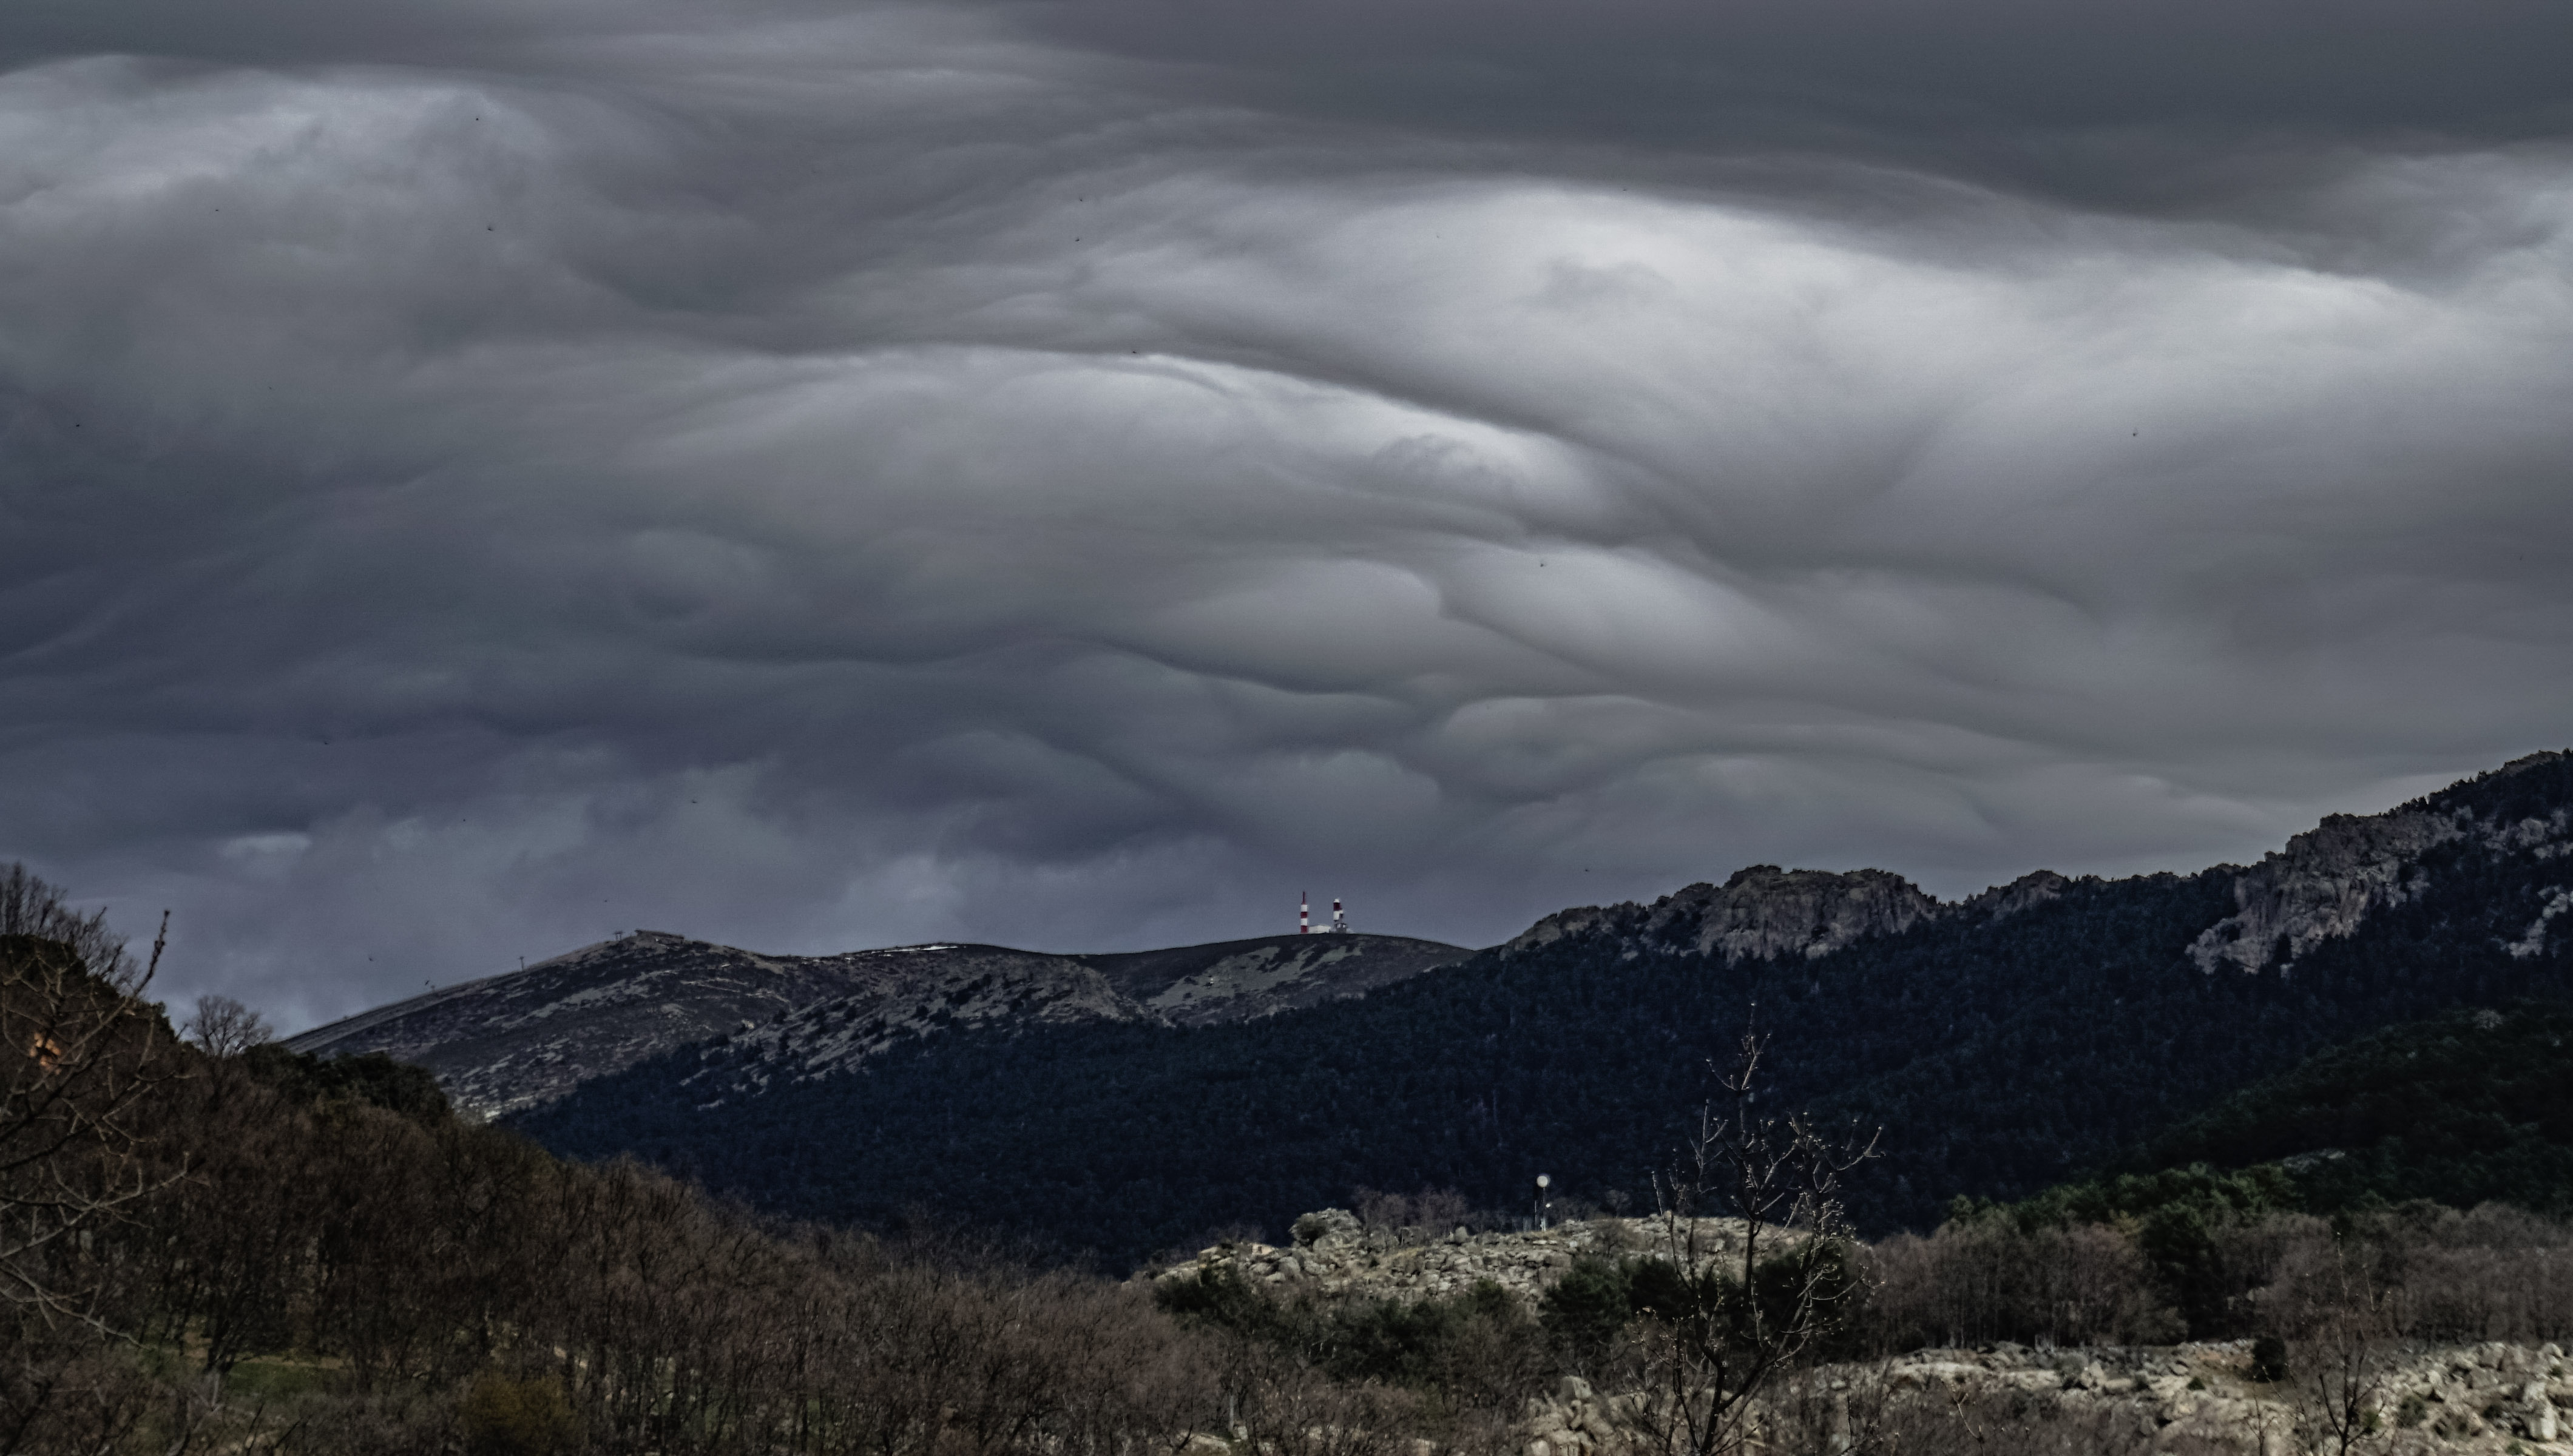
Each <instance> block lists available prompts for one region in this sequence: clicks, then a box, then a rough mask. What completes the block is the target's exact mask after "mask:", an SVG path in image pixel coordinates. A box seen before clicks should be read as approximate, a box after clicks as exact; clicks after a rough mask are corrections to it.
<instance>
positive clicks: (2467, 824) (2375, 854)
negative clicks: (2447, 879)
mask: <svg viewBox="0 0 2573 1456" xmlns="http://www.w3.org/2000/svg"><path fill="white" fill-rule="evenodd" d="M2473 827H2474V820H2473V817H2472V816H2471V815H2469V814H2466V813H2463V812H2457V813H2404V812H2400V811H2398V812H2396V813H2392V814H2378V815H2371V816H2369V817H2366V818H2360V817H2358V816H2356V815H2350V814H2334V815H2332V816H2330V817H2329V818H2326V819H2325V820H2323V822H2322V823H2321V824H2320V825H2318V826H2316V827H2314V828H2312V829H2309V830H2307V831H2305V832H2304V833H2303V834H2300V835H2297V836H2296V837H2295V838H2293V839H2291V840H2289V841H2287V847H2286V848H2285V849H2283V850H2280V851H2278V852H2276V853H2274V854H2271V855H2269V856H2268V857H2267V858H2265V859H2263V860H2261V861H2260V863H2259V864H2257V865H2255V866H2253V867H2252V868H2251V869H2249V870H2246V871H2244V872H2243V873H2242V874H2240V875H2237V876H2235V877H2234V880H2233V904H2234V907H2235V910H2234V913H2233V914H2232V915H2230V916H2227V917H2225V918H2224V919H2223V920H2220V921H2217V922H2216V923H2215V924H2213V925H2211V926H2208V927H2207V928H2206V930H2205V931H2204V932H2202V933H2201V934H2200V935H2199V936H2198V938H2197V939H2196V940H2195V941H2194V942H2192V943H2191V944H2190V946H2189V948H2188V955H2189V959H2190V960H2191V961H2193V962H2195V963H2196V964H2197V969H2198V970H2200V971H2206V972H2213V971H2216V970H2220V969H2232V970H2238V971H2257V970H2259V969H2261V968H2262V967H2263V966H2266V965H2268V964H2269V963H2270V962H2271V961H2272V960H2276V959H2278V958H2279V953H2280V951H2281V950H2282V949H2283V950H2284V952H2285V959H2286V960H2288V961H2292V960H2294V959H2295V958H2296V957H2298V956H2301V955H2303V954H2304V953H2305V952H2307V951H2309V950H2312V949H2313V948H2314V947H2315V946H2316V945H2318V944H2320V943H2321V942H2322V941H2324V940H2327V939H2330V938H2332V937H2335V936H2345V935H2348V934H2349V933H2350V932H2351V931H2354V930H2356V929H2358V925H2359V922H2360V921H2362V920H2364V919H2366V918H2367V913H2368V912H2369V911H2370V910H2374V909H2377V908H2380V907H2382V906H2387V905H2395V904H2400V903H2401V902H2402V901H2404V900H2405V899H2407V898H2409V897H2411V896H2415V895H2418V894H2420V893H2421V891H2422V889H2423V888H2424V886H2425V884H2426V882H2425V881H2423V880H2422V879H2421V878H2420V877H2419V875H2418V874H2417V873H2416V866H2415V864H2414V862H2415V861H2416V860H2418V859H2419V858H2420V855H2421V852H2422V851H2424V850H2426V849H2429V848H2431V847H2433V846H2435V845H2441V844H2445V843H2447V842H2448V841H2450V840H2455V839H2463V838H2464V837H2465V836H2466V835H2467V834H2468V833H2469V832H2471V830H2472V829H2473Z"/></svg>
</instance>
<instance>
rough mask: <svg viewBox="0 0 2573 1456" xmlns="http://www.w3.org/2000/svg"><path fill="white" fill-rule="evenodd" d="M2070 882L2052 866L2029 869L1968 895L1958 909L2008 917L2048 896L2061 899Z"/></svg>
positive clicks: (2040, 903)
mask: <svg viewBox="0 0 2573 1456" xmlns="http://www.w3.org/2000/svg"><path fill="white" fill-rule="evenodd" d="M2072 884H2073V881H2072V880H2071V879H2070V878H2068V877H2066V876H2063V875H2059V874H2057V873H2055V872H2054V871H2053V870H2032V871H2030V872H2029V873H2028V874H2025V875H2022V876H2020V877H2019V878H2018V879H2016V880H2013V881H2011V882H2010V883H2009V884H2007V885H1995V886H1994V887H1993V888H1991V889H1990V890H1987V891H1985V892H1984V893H1982V894H1981V895H1976V896H1972V897H1970V898H1969V899H1968V900H1967V901H1966V903H1965V904H1963V905H1961V906H1959V907H1958V909H1960V910H1963V911H1965V912H1967V913H1969V914H1973V915H1982V916H1985V917H1988V918H1990V919H1993V920H2007V919H2009V918H2010V917H2011V916H2014V915H2018V914H2020V913H2022V912H2024V911H2030V910H2035V909H2036V908H2038V907H2039V906H2041V905H2044V904H2046V903H2047V902H2048V901H2050V900H2061V899H2062V898H2064V892H2065V890H2066V889H2068V888H2070V887H2071V885H2072Z"/></svg>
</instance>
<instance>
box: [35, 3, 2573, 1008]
mask: <svg viewBox="0 0 2573 1456" xmlns="http://www.w3.org/2000/svg"><path fill="white" fill-rule="evenodd" d="M2567 56H2573V12H2568V11H2567V10H2566V9H2565V8H2564V7H2562V6H2561V5H2555V4H2544V5H2541V4H2535V3H2529V4H2517V5H2513V4H2497V3H2496V4H2469V5H2463V6H2451V7H2419V6H2391V5H2387V6H2372V5H2363V4H2362V5H2336V6H2332V7H2322V6H2311V5H2285V6H2279V7H2271V8H2264V9H2263V10H2261V12H2260V13H2259V14H2256V15H2246V14H2244V13H2243V10H2242V8H2241V7H2233V6H2216V5H2213V4H2203V5H2173V6H2160V7H2143V6H2110V5H2091V6H2064V5H2055V6H2048V7H2035V6H2015V5H2001V4H1979V3H1961V4H1958V5H1954V6H1943V7H1922V6H1918V5H1902V6H1896V5H1892V4H1876V3H1869V4H1852V5H1848V6H1841V7H1821V6H1813V5H1797V6H1787V5H1783V4H1776V5H1747V6H1741V7H1722V8H1719V7H1708V6H1702V5H1690V6H1680V5H1676V4H1674V5H1646V4H1610V5H1602V6H1587V5H1585V6H1560V5H1543V6H1541V5H1535V4H1520V3H1505V4H1477V5H1470V6H1468V5H1463V4H1449V3H1446V0H1403V3H1400V4H1394V5H1385V4H1380V3H1369V4H1366V5H1356V4H1339V3H1317V4H1313V5H1304V6H1293V7H1280V6H1267V7H1252V6H1247V5H1242V6H1237V5H1229V4H1186V5H1183V4H1177V3H1164V0H1095V3H1084V4H1079V5H1071V4H1065V5H1000V6H989V7H978V6H971V5H944V6H937V7H918V8H910V7H900V6H882V5H876V6H869V5H837V6H823V5H818V4H817V5H798V4H785V3H776V4H765V5H734V6H725V7H718V8H717V10H715V11H708V10H707V9H705V8H704V7H681V6H676V5H653V4H648V3H610V0H591V3H557V4H549V5H546V6H541V7H536V6H526V5H508V6H502V5H496V4H480V3H470V0H408V3H389V4H383V5H375V6H367V7H350V6H344V5H322V4H305V3H282V0H272V3H266V4H258V3H253V4H244V5H234V6H226V7H221V8H220V10H217V9H210V8H208V7H204V6H200V5H184V6H183V5H176V4H173V5H167V6H153V5H145V4H134V5H119V6H97V5H82V6H72V5H68V4H64V5H55V4H52V3H50V0H49V3H45V4H36V5H30V6H25V7H20V8H18V9H15V10H13V12H12V13H11V15H10V16H9V17H8V18H6V19H0V65H5V66H6V67H7V69H6V70H5V71H0V858H10V857H17V858H24V859H25V860H26V861H27V862H28V863H29V864H30V865H31V867H33V868H36V869H37V870H38V871H39V872H40V873H44V874H46V875H48V876H49V877H50V878H53V879H56V880H58V881H60V882H62V883H65V884H67V885H69V886H70V887H71V888H72V889H73V890H74V891H75V892H76V894H77V895H79V896H80V897H81V898H82V899H83V900H84V903H106V904H109V905H110V906H111V908H112V909H113V911H114V913H115V916H116V918H117V919H118V921H119V922H120V923H121V924H123V925H124V926H125V927H126V928H127V929H128V930H129V931H130V932H133V931H141V930H144V929H146V928H147V927H148V925H149V918H150V916H151V915H152V914H153V913H155V912H157V911H158V910H159V909H160V908H162V907H164V906H167V907H170V908H171V909H172V910H173V911H174V912H175V915H174V921H173V933H172V939H173V948H174V950H173V960H172V969H171V971H170V972H169V977H170V979H169V980H168V982H167V983H166V984H165V990H168V991H170V992H171V993H173V994H175V995H181V996H186V995H193V994H195V993H197V992H200V991H210V990H224V991H229V992H231V993H233V994H236V995H239V996H242V997H244V998H245V999H247V1000H250V1001H252V1002H253V1003H254V1004H257V1005H260V1006H262V1007H264V1008H266V1009H268V1010H270V1011H271V1012H272V1013H273V1014H274V1015H276V1016H277V1017H278V1018H279V1019H281V1020H282V1021H285V1022H287V1023H289V1024H300V1023H303V1022H308V1021H311V1020H316V1019H320V1018H324V1017H328V1016H332V1015H337V1014H340V1013H344V1012H347V1011H351V1010H354V1009H356V1008H358V1007H360V1006H364V1005H367V1004H370V1003H373V1002H376V1001H380V1000H383V999H386V998H388V997H392V996H395V995H400V994H403V993H404V992H406V991H409V990H418V989H419V988H420V987H421V985H422V984H423V983H425V982H434V983H441V984H442V983H445V982H448V981H453V980H458V979H463V978H465V977H469V976H475V975H482V974H488V973H490V972H493V971H497V970H502V969H507V968H508V967H510V966H512V965H514V964H515V963H516V960H517V958H519V957H521V956H524V957H527V958H528V959H534V958H537V957H540V956H544V955H550V954H553V953H556V952H558V951H561V950H563V949H567V948H568V947H570V946H572V945H575V944H578V943H581V942H584V941H588V940H593V939H597V938H599V937H600V936H603V935H605V934H608V933H611V932H612V931H615V930H618V929H622V928H627V927H633V926H649V927H653V928H656V929H666V930H674V931H679V932H683V933H687V934H693V935H700V936H705V937H708V938H711V939H717V940H723V941H728V942H731V943H734V944H739V945H745V946H749V947H752V948H755V949H767V950H778V951H806V950H840V949H850V948H854V947H858V946H865V945H876V944H887V943H898V942H902V941H916V940H924V939H974V940H987V941H997V942H1003V943H1008V944H1015V945H1022V946H1029V947H1035V948H1043V949H1067V950H1074V949H1080V950H1089V949H1114V948H1122V947H1132V946H1142V945H1151V944H1174V943H1181V942H1185V941H1189V940H1205V939H1218V938H1225V937H1230V936H1237V935H1251V934H1261V933H1266V932H1269V931H1273V930H1278V929H1284V928H1285V927H1286V925H1287V915H1289V914H1291V907H1292V903H1293V898H1294V895H1295V892H1296V891H1297V890H1299V889H1309V890H1311V891H1313V892H1314V893H1315V894H1317V895H1325V896H1327V895H1332V894H1339V895H1344V896H1346V897H1348V899H1349V901H1350V903H1351V906H1352V910H1353V918H1354V919H1355V920H1356V922H1357V923H1358V925H1359V926H1360V928H1363V929H1370V930H1385V931H1395V932H1405V933H1412V934H1419V935H1428V936H1435V937H1439V938H1444V939H1451V940H1456V941H1460V942H1466V943H1473V944H1482V943H1487V942H1490V941H1493V940H1497V939H1499V938H1501V937H1504V936H1507V935H1509V934H1511V933H1514V932H1515V931H1517V930H1518V929H1520V928H1522V927H1523V926H1524V925H1525V924H1526V923H1527V922H1529V921H1530V920H1532V919H1534V918H1535V917H1536V916H1538V915H1540V914H1543V913H1545V912H1547V911H1550V910H1552V909H1555V908H1558V907H1560V906H1562V905H1565V904H1571V903H1586V902H1593V901H1599V900H1605V899H1612V898H1624V897H1631V896H1639V895H1646V896H1648V895H1651V894H1655V893H1660V892H1663V891H1666V890H1668V889H1670V888H1673V887H1675V886H1677V885H1679V884H1682V883H1685V882H1687V881H1689V880H1692V879H1699V878H1707V877H1710V876H1714V877H1720V876H1722V875H1723V874H1725V873H1727V872H1728V871H1730V870H1731V869H1733V868H1735V867H1737V866H1739V865H1741V864H1745V863H1751V862H1763V861H1767V862H1779V863H1787V864H1801V865H1814V866H1821V867H1833V868H1846V867H1855V866H1859V865H1880V866H1883V867H1886V868H1889V869H1893V870H1896V871H1899V872H1902V873H1905V874H1908V875H1911V876H1913V877H1914V878H1916V879H1918V880H1920V881H1921V882H1922V883H1923V884H1924V885H1925V886H1927V887H1929V888H1931V889H1932V890H1934V891H1937V892H1939V893H1943V894H1949V895H1954V894H1959V893H1964V892H1969V891H1972V890H1975V889H1979V888H1981V887H1982V886H1984V885H1986V884H1989V883H1993V882H1995V881H1997V880H2001V879H2005V878H2008V877H2010V876H2012V875H2015V874H2018V873H2021V872H2024V871H2026V870H2028V869H2031V868H2035V867H2037V866H2040V865H2046V866H2052V867H2054V868H2057V869H2060V870H2065V871H2073V872H2080V871H2096V872H2104V873H2126V872H2133V871H2137V870H2143V869H2152V868H2183V869H2186V868H2195V867H2198V866H2200V865H2202V864H2205V863H2209V862H2212V861H2216V860H2221V859H2227V858H2232V859H2241V858H2248V857H2251V856H2255V855H2257V854H2258V853H2260V852H2261V851H2262V850H2264V849H2266V848H2268V847H2271V846H2272V845H2274V844H2275V843H2276V842H2277V841H2279V840H2281V839H2283V838H2284V837H2285V836H2286V835H2287V834H2289V833H2292V832H2294V831H2296V830H2298V829H2301V828H2303V827H2305V826H2306V825H2308V824H2310V823H2311V821H2312V820H2313V819H2314V818H2316V817H2317V816H2319V815H2320V814H2322V813H2325V812H2331V811H2335V810H2369V809H2375V808H2381V807H2384V806H2385V805H2387V804H2390V803H2392V802H2395V801H2397V800H2399V799H2401V798H2404V797H2406V796H2408V795H2410V794H2412V793H2415V792H2418V791H2420V790H2422V789H2424V788H2427V787H2430V786H2433V785H2435V784H2437V783H2441V782H2444V781H2446V780H2447V779H2449V778H2452V777H2455V776H2457V775H2459V774H2462V773H2467V772H2471V771H2473V770H2475V769H2478V768H2481V767H2487V766H2490V765H2492V764H2494V763H2498V762H2499V761H2501V760H2502V759H2504V758H2507V757H2509V756H2512V755H2514V754H2517V753H2521V752H2525V751H2528V750H2530V749H2534V748H2540V747H2557V746H2563V745H2564V744H2565V743H2566V742H2567V741H2573V730H2568V727H2567V725H2568V722H2573V716H2569V715H2568V709H2573V673H2568V671H2567V669H2566V663H2567V662H2573V572H2568V571H2567V570H2566V569H2565V565H2564V563H2565V559H2566V552H2567V547H2568V546H2573V408H2568V407H2567V403H2566V401H2567V400H2573V76H2568V67H2567V62H2566V60H2565V57H2567Z"/></svg>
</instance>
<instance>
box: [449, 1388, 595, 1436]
mask: <svg viewBox="0 0 2573 1456" xmlns="http://www.w3.org/2000/svg"><path fill="white" fill-rule="evenodd" d="M455 1415H456V1424H457V1425H458V1426H459V1427H460V1428H461V1429H462V1433H463V1436H464V1449H465V1450H467V1451H469V1452H471V1453H472V1456H553V1453H555V1452H558V1451H569V1450H571V1449H572V1448H573V1445H574V1443H575V1442H576V1441H577V1440H578V1439H579V1434H580V1433H579V1429H578V1425H577V1423H576V1422H575V1421H574V1420H573V1418H572V1413H571V1405H570V1403H569V1402H568V1401H565V1400H564V1399H563V1393H562V1387H561V1385H560V1384H558V1383H556V1382H555V1381H552V1380H548V1379H545V1378H543V1377H541V1376H539V1377H535V1378H532V1379H526V1380H517V1379H512V1378H510V1377H509V1376H506V1375H502V1374H500V1373H499V1372H497V1371H485V1372H484V1373H483V1374H481V1375H479V1376H477V1377H475V1379H474V1381H473V1385H472V1388H471V1389H469V1390H467V1391H465V1392H464V1399H463V1401H462V1403H461V1404H459V1405H458V1406H457V1407H456V1412H455Z"/></svg>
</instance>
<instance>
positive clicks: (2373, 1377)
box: [2292, 1240, 2393, 1456]
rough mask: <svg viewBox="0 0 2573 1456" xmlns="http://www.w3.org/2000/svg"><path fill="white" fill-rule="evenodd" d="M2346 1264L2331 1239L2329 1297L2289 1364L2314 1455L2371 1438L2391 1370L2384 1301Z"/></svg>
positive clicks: (2340, 1452) (2349, 1449) (2345, 1449)
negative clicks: (2296, 1373) (2295, 1372)
mask: <svg viewBox="0 0 2573 1456" xmlns="http://www.w3.org/2000/svg"><path fill="white" fill-rule="evenodd" d="M2352 1265H2353V1260H2352V1259H2351V1258H2350V1256H2349V1252H2348V1250H2347V1248H2346V1247H2345V1246H2344V1245H2342V1244H2341V1243H2340V1242H2339V1241H2337V1240H2335V1242H2334V1244H2333V1247H2332V1270H2331V1277H2330V1283H2331V1285H2332V1286H2334V1287H2333V1288H2332V1289H2331V1290H2330V1292H2331V1294H2333V1295H2336V1296H2337V1297H2334V1298H2331V1299H2330V1300H2329V1302H2328V1303H2327V1305H2326V1306H2325V1307H2324V1308H2323V1309H2322V1310H2321V1311H2319V1317H2317V1318H2316V1319H2315V1320H2314V1322H2313V1326H2312V1330H2311V1334H2310V1337H2309V1338H2307V1339H2306V1340H2304V1341H2302V1342H2301V1343H2300V1345H2299V1346H2298V1347H2297V1349H2296V1351H2295V1355H2294V1358H2293V1361H2292V1364H2293V1365H2294V1366H2299V1367H2301V1378H2299V1379H2298V1380H2297V1381H2296V1384H2297V1385H2298V1387H2299V1389H2298V1390H2297V1395H2298V1396H2299V1397H2300V1399H2299V1401H2298V1403H2299V1404H2300V1405H2302V1406H2303V1407H2304V1413H2305V1416H2306V1419H2307V1421H2308V1423H2309V1424H2310V1427H2311V1430H2312V1434H2313V1437H2314V1442H2313V1445H2314V1449H2315V1450H2316V1451H2317V1452H2324V1453H2329V1456H2351V1453H2353V1452H2355V1451H2358V1450H2360V1449H2361V1448H2363V1447H2364V1446H2366V1445H2367V1444H2368V1441H2369V1438H2370V1437H2373V1436H2375V1435H2377V1434H2378V1433H2379V1431H2380V1428H2381V1426H2382V1423H2383V1419H2384V1417H2383V1413H2382V1411H2381V1409H2380V1407H2381V1406H2382V1405H2383V1403H2384V1397H2385V1385H2386V1377H2387V1374H2388V1371H2389V1367H2390V1366H2391V1364H2392V1361H2391V1360H2390V1359H2389V1357H2388V1354H2389V1352H2388V1346H2389V1344H2390V1343H2391V1336H2392V1333H2393V1332H2392V1330H2390V1329H2389V1328H2388V1327H2387V1322H2386V1318H2385V1308H2384V1300H2383V1298H2382V1297H2381V1296H2380V1295H2379V1294H2378V1292H2377V1290H2376V1288H2375V1284H2374V1281H2373V1280H2372V1279H2370V1278H2369V1277H2368V1276H2367V1271H2366V1270H2365V1269H2364V1268H2360V1267H2353V1266H2352Z"/></svg>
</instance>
